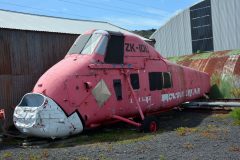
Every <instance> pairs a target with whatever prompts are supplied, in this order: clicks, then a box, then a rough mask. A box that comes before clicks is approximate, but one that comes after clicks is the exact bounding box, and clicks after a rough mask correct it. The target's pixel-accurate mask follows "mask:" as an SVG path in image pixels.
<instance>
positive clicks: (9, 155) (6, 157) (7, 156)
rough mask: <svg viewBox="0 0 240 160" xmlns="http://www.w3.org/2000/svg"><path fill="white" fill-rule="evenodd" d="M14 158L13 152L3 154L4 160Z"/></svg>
mask: <svg viewBox="0 0 240 160" xmlns="http://www.w3.org/2000/svg"><path fill="white" fill-rule="evenodd" d="M12 156H13V153H12V152H5V153H3V159H8V158H11V157H12Z"/></svg>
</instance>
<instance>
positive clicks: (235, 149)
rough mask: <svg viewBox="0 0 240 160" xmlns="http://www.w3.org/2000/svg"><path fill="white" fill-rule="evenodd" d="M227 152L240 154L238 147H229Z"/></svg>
mask: <svg viewBox="0 0 240 160" xmlns="http://www.w3.org/2000/svg"><path fill="white" fill-rule="evenodd" d="M229 151H230V152H240V147H237V146H231V147H230V148H229Z"/></svg>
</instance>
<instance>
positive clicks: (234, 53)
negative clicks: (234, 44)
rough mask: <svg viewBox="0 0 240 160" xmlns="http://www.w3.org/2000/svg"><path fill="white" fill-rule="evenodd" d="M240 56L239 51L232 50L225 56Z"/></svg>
mask: <svg viewBox="0 0 240 160" xmlns="http://www.w3.org/2000/svg"><path fill="white" fill-rule="evenodd" d="M239 54H240V50H233V51H231V52H229V53H228V54H227V55H228V56H231V55H239Z"/></svg>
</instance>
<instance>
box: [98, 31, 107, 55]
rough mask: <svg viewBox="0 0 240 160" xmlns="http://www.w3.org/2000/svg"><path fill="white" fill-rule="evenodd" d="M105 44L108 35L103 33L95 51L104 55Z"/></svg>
mask: <svg viewBox="0 0 240 160" xmlns="http://www.w3.org/2000/svg"><path fill="white" fill-rule="evenodd" d="M107 44H108V36H106V35H103V36H102V39H101V40H100V42H99V44H98V46H97V48H96V50H95V52H96V53H98V54H100V55H104V54H105V52H106V48H107Z"/></svg>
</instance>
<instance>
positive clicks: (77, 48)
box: [67, 34, 92, 54]
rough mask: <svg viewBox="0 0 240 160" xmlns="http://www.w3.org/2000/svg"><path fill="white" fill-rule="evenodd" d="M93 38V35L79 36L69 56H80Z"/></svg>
mask: <svg viewBox="0 0 240 160" xmlns="http://www.w3.org/2000/svg"><path fill="white" fill-rule="evenodd" d="M91 36H92V35H91V34H84V35H81V36H79V37H78V38H77V39H76V41H75V42H74V43H73V45H72V47H71V48H70V49H69V51H68V53H67V54H80V53H81V52H82V50H83V48H84V46H85V45H86V44H87V42H88V40H89V39H90V38H91Z"/></svg>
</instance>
